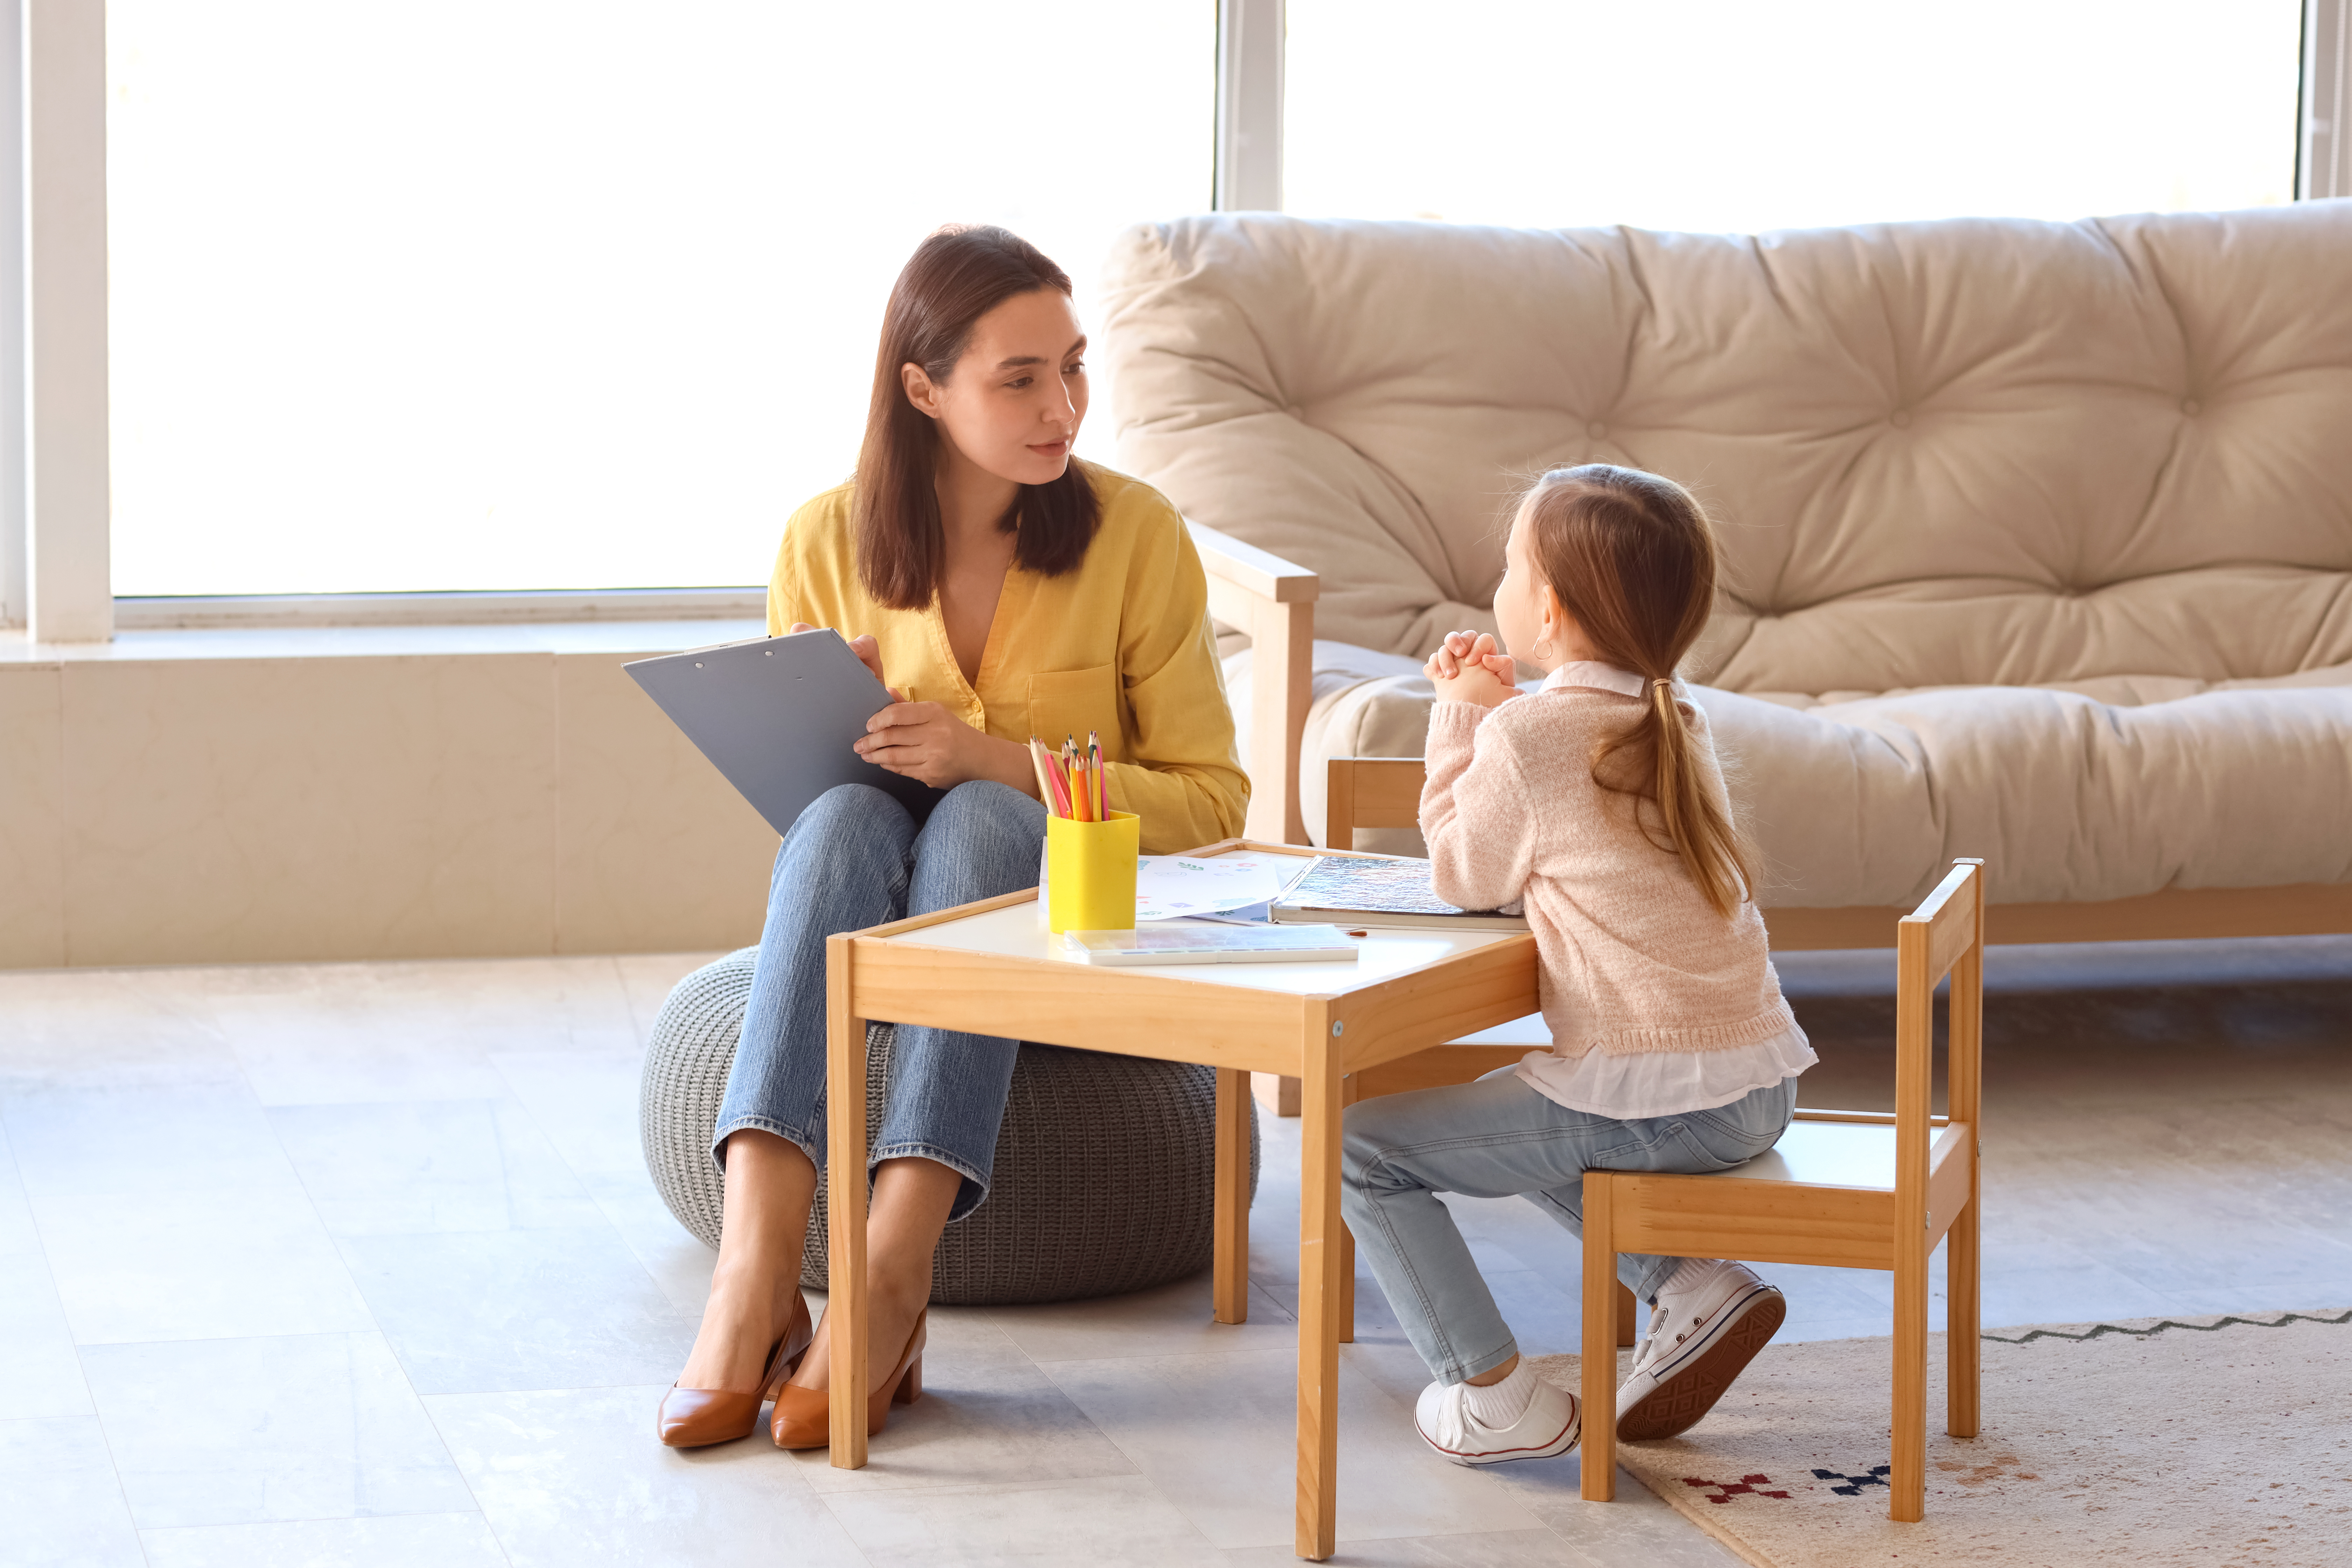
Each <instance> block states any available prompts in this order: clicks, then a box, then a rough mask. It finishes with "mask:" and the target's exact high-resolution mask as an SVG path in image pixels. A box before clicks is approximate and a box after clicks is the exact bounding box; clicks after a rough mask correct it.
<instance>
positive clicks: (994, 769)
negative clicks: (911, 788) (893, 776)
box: [856, 692, 1037, 798]
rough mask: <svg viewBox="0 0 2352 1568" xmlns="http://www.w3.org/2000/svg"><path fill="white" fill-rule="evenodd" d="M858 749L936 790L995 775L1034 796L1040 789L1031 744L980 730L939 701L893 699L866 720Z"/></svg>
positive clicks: (860, 753)
mask: <svg viewBox="0 0 2352 1568" xmlns="http://www.w3.org/2000/svg"><path fill="white" fill-rule="evenodd" d="M892 695H893V696H896V695H897V693H895V692H893V693H892ZM856 752H857V754H858V755H859V756H861V757H864V758H865V759H866V761H867V762H869V763H878V764H879V765H881V766H883V767H885V768H887V769H889V770H890V771H891V772H892V773H898V774H899V775H900V776H901V777H905V778H910V779H913V780H915V781H916V782H917V783H919V784H929V785H930V786H931V787H932V788H933V789H953V788H955V786H956V785H958V784H969V783H970V782H971V781H972V780H974V779H993V780H994V781H995V782H996V783H998V784H1010V785H1011V786H1012V787H1013V788H1014V789H1017V790H1019V791H1020V792H1021V793H1022V794H1024V795H1029V796H1031V797H1033V798H1034V796H1035V795H1036V794H1037V770H1036V768H1035V766H1034V764H1033V763H1031V762H1030V761H1029V749H1028V748H1027V747H1025V746H1021V745H1016V744H1015V743H1013V742H1011V741H1000V740H998V739H997V738H996V737H995V736H993V735H986V734H982V732H981V731H978V730H975V729H973V728H972V727H971V725H969V724H967V723H965V722H964V721H962V720H961V719H960V718H958V717H957V716H956V715H955V714H953V713H951V712H950V711H949V710H947V709H945V708H943V707H941V706H940V704H939V703H936V702H908V701H907V700H905V699H903V698H901V699H900V700H898V701H897V702H894V703H892V704H891V705H890V706H889V707H887V708H885V709H884V710H882V711H881V712H879V713H877V714H876V715H874V717H873V718H871V719H868V720H867V721H866V736H865V739H863V740H861V741H859V742H857V744H856Z"/></svg>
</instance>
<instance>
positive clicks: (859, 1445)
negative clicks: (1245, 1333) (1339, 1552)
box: [825, 839, 1537, 1562]
mask: <svg viewBox="0 0 2352 1568" xmlns="http://www.w3.org/2000/svg"><path fill="white" fill-rule="evenodd" d="M1240 849H1249V850H1256V851H1260V852H1267V853H1276V854H1284V855H1312V854H1315V853H1317V851H1315V850H1311V849H1302V848H1298V847H1294V846H1287V845H1278V844H1258V843H1254V842H1251V841H1249V840H1246V839H1229V840H1227V841H1226V842H1224V843H1222V844H1216V845H1212V846H1210V847H1207V848H1205V849H1200V850H1195V851H1193V852H1192V853H1194V854H1196V855H1221V854H1226V853H1230V852H1232V851H1234V850H1240ZM1036 897H1037V894H1036V890H1035V889H1029V890H1028V891H1025V892H1019V893H1008V894H1006V895H1005V896H1004V897H1003V898H999V899H986V900H982V901H980V902H978V903H973V904H966V905H963V906H962V907H961V908H959V909H952V910H941V911H940V912H939V913H937V914H931V915H923V916H920V917H919V918H917V919H914V920H905V921H897V922H895V923H893V924H890V925H883V926H876V927H875V928H873V929H872V930H870V931H851V932H847V933H845V934H843V935H840V936H836V937H834V938H832V939H830V941H829V942H827V943H826V954H825V956H826V961H827V971H826V1004H827V1005H826V1010H825V1011H826V1030H827V1048H826V1073H825V1101H826V1107H827V1109H826V1117H827V1121H826V1139H827V1148H826V1166H825V1168H826V1179H827V1183H828V1184H829V1186H830V1188H831V1197H830V1199H829V1200H828V1201H829V1204H830V1212H831V1215H832V1222H831V1254H830V1258H831V1270H832V1294H831V1297H830V1304H829V1308H828V1310H829V1312H830V1315H831V1321H832V1325H833V1327H832V1352H831V1355H832V1364H831V1371H832V1387H833V1390H834V1397H833V1400H832V1422H833V1433H832V1437H833V1441H832V1455H833V1463H834V1464H835V1466H836V1467H837V1468H843V1469H856V1468H859V1467H861V1466H863V1465H864V1464H865V1463H866V1398H865V1391H866V1379H867V1361H868V1352H869V1350H870V1348H871V1347H870V1345H869V1344H868V1342H867V1341H868V1336H867V1326H866V1310H867V1300H866V1020H868V1019H880V1020H885V1021H887V1022H891V1023H898V1024H927V1025H930V1026H934V1027H939V1028H950V1029H959V1030H963V1031H967V1032H969V1033H972V1034H981V1035H996V1036H1001V1037H1006V1038H1013V1039H1023V1040H1034V1041H1038V1042H1040V1043H1042V1044H1045V1045H1052V1046H1077V1047H1084V1048H1086V1049H1087V1050H1096V1051H1115V1052H1118V1053H1120V1054H1122V1055H1127V1056H1139V1057H1157V1058H1161V1059H1164V1060H1169V1061H1182V1062H1199V1063H1203V1064H1205V1065H1207V1066H1210V1067H1213V1068H1216V1069H1217V1122H1216V1126H1217V1132H1216V1140H1217V1152H1216V1173H1217V1189H1216V1248H1215V1257H1216V1275H1215V1317H1216V1321H1218V1322H1221V1323H1238V1322H1241V1321H1244V1318H1245V1317H1246V1316H1247V1314H1248V1310H1249V1308H1248V1300H1249V1273H1248V1266H1249V1145H1250V1136H1249V1130H1250V1122H1249V1099H1248V1096H1249V1074H1251V1073H1253V1072H1270V1073H1286V1074H1289V1075H1292V1076H1295V1077H1297V1079H1300V1080H1301V1082H1302V1084H1303V1085H1304V1093H1303V1102H1302V1105H1301V1118H1302V1127H1301V1138H1300V1163H1301V1172H1300V1175H1301V1181H1300V1187H1301V1190H1302V1194H1303V1195H1302V1199H1301V1203H1300V1206H1299V1216H1298V1530H1297V1552H1298V1555H1299V1556H1301V1557H1305V1558H1309V1559H1312V1560H1314V1561H1317V1562H1320V1561H1322V1560H1323V1559H1324V1558H1327V1557H1328V1556H1330V1555H1331V1552H1332V1550H1333V1540H1334V1533H1335V1525H1336V1514H1335V1510H1334V1498H1335V1492H1336V1483H1337V1479H1338V1478H1337V1474H1336V1471H1337V1468H1338V1458H1339V1427H1338V1425H1337V1423H1338V1417H1339V1409H1338V1394H1339V1342H1340V1340H1341V1339H1342V1338H1352V1337H1353V1331H1352V1328H1353V1325H1352V1320H1353V1316H1354V1314H1353V1310H1352V1308H1353V1302H1352V1300H1351V1298H1350V1287H1351V1286H1352V1284H1353V1268H1352V1266H1351V1265H1349V1264H1348V1262H1347V1259H1348V1255H1349V1252H1350V1251H1351V1250H1352V1249H1351V1248H1350V1247H1349V1246H1348V1245H1347V1241H1348V1236H1347V1231H1346V1228H1345V1227H1344V1226H1342V1225H1341V1224H1340V1220H1339V1113H1340V1108H1341V1106H1342V1103H1343V1101H1344V1100H1345V1099H1346V1095H1345V1091H1344V1089H1343V1086H1342V1080H1343V1079H1346V1078H1347V1077H1348V1076H1349V1074H1351V1073H1355V1072H1357V1071H1359V1070H1360V1069H1362V1068H1370V1067H1376V1066H1378V1065H1380V1064H1381V1063H1382V1062H1387V1061H1393V1060H1395V1059H1396V1058H1400V1057H1407V1056H1411V1055H1412V1054H1413V1053H1414V1052H1416V1051H1420V1050H1423V1049H1426V1048H1427V1047H1431V1046H1434V1045H1439V1044H1442V1043H1444V1041H1447V1040H1453V1039H1458V1038H1460V1037H1462V1036H1463V1035H1465V1034H1467V1033H1470V1032H1472V1031H1474V1030H1477V1029H1484V1028H1487V1027H1489V1026H1493V1025H1496V1024H1501V1023H1505V1022H1507V1021H1509V1020H1510V1019H1513V1018H1517V1017H1521V1016H1525V1015H1527V1014H1528V1013H1531V1012H1533V1011H1534V1010H1535V1008H1536V1005H1537V999H1536V947H1535V941H1534V939H1533V938H1531V937H1528V936H1527V935H1524V934H1521V933H1517V932H1511V931H1418V930H1403V929H1373V930H1372V931H1371V932H1370V935H1369V936H1368V937H1366V938H1365V939H1363V940H1362V941H1361V942H1360V943H1359V947H1360V952H1359V954H1358V959H1357V962H1355V963H1221V964H1186V965H1169V966H1149V967H1139V968H1124V969H1097V968H1095V967H1093V966H1091V965H1088V964H1084V963H1076V962H1074V961H1072V960H1070V959H1068V958H1066V957H1065V956H1063V955H1062V954H1063V950H1062V946H1061V942H1060V939H1058V938H1056V937H1053V936H1051V935H1049V934H1048V933H1047V931H1045V928H1044V926H1043V925H1042V924H1041V923H1040V922H1039V921H1038V919H1037V911H1036V910H1035V909H1034V908H1033V906H1034V903H1035V901H1036ZM893 1348H894V1349H895V1347H893ZM845 1391H846V1392H847V1394H848V1396H847V1397H845V1396H844V1394H845Z"/></svg>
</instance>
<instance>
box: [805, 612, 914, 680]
mask: <svg viewBox="0 0 2352 1568" xmlns="http://www.w3.org/2000/svg"><path fill="white" fill-rule="evenodd" d="M817 629H818V628H817V627H815V626H811V625H809V624H808V623H807V622H806V621H794V622H793V629H792V631H791V632H790V633H787V634H786V635H787V636H798V635H799V634H800V633H802V632H813V631H815V630H817ZM849 651H850V652H852V653H854V654H856V656H857V662H858V663H860V664H862V665H864V666H865V667H866V668H868V669H870V670H872V671H873V672H874V679H877V680H880V681H882V686H883V689H885V690H888V689H889V686H890V683H889V681H887V680H886V679H883V676H882V645H881V644H880V643H877V642H876V641H875V640H874V638H873V637H872V635H871V634H870V633H866V632H860V633H858V634H857V635H856V637H851V638H850V639H849ZM893 695H896V694H895V693H894V694H893Z"/></svg>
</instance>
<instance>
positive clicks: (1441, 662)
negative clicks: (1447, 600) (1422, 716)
mask: <svg viewBox="0 0 2352 1568" xmlns="http://www.w3.org/2000/svg"><path fill="white" fill-rule="evenodd" d="M1421 672H1422V673H1423V675H1426V676H1427V677H1429V680H1430V684H1431V685H1433V686H1434V687H1436V688H1437V700H1439V701H1441V702H1475V703H1476V704H1477V705H1478V706H1479V707H1481V708H1499V707H1501V706H1502V705H1503V704H1504V703H1506V702H1508V701H1509V700H1511V699H1512V698H1514V697H1517V696H1520V695H1522V693H1521V692H1520V690H1519V689H1518V686H1517V679H1516V678H1517V674H1518V667H1517V662H1516V661H1515V660H1514V659H1513V658H1511V656H1510V655H1509V654H1507V653H1505V652H1504V651H1503V650H1502V649H1501V647H1498V646H1497V645H1496V641H1495V638H1494V635H1493V634H1492V633H1490V632H1448V633H1446V634H1445V640H1444V642H1443V643H1440V644H1439V645H1438V647H1437V651H1436V652H1435V653H1433V654H1431V655H1430V656H1429V662H1428V663H1427V664H1424V665H1423V666H1422V667H1421Z"/></svg>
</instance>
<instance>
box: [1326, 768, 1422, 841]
mask: <svg viewBox="0 0 2352 1568" xmlns="http://www.w3.org/2000/svg"><path fill="white" fill-rule="evenodd" d="M1328 767H1329V769H1330V771H1329V773H1328V774H1326V775H1325V776H1326V779H1327V781H1328V783H1327V786H1326V789H1325V792H1324V796H1323V800H1324V806H1323V842H1324V843H1325V844H1327V845H1328V846H1329V847H1332V848H1334V849H1353V848H1354V847H1356V829H1358V828H1359V827H1412V826H1415V825H1416V824H1418V823H1419V822H1420V820H1421V786H1422V784H1423V783H1425V782H1426V781H1427V780H1428V778H1429V764H1428V763H1424V762H1423V761H1422V759H1421V758H1419V757H1333V758H1332V759H1331V760H1330V762H1329V763H1328Z"/></svg>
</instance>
